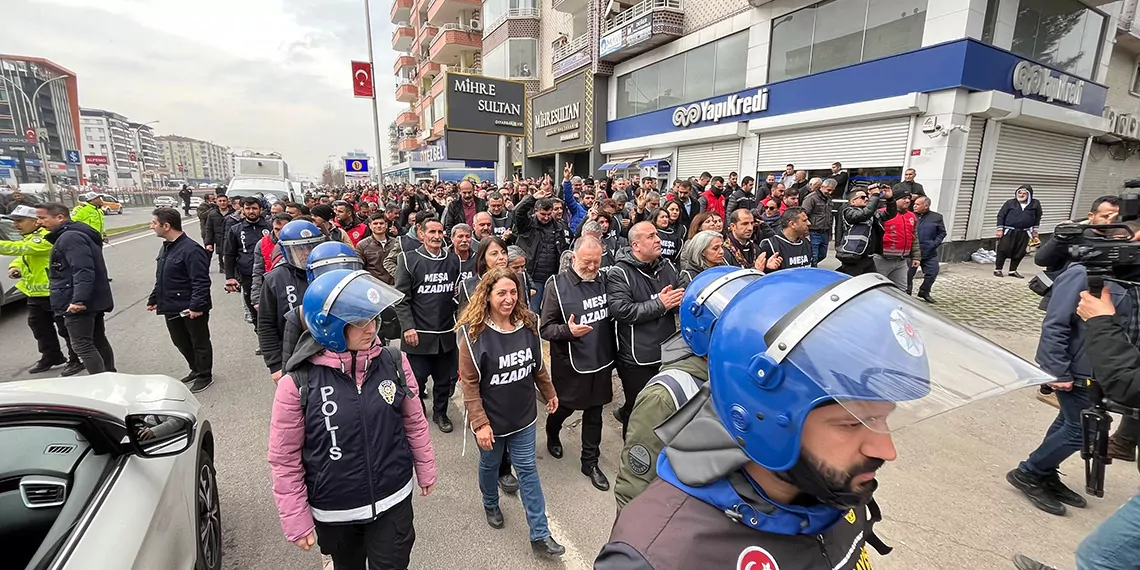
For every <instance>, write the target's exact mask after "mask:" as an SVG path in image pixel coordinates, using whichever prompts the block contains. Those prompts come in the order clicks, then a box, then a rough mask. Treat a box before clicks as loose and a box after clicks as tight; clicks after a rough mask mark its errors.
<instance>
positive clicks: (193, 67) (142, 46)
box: [0, 0, 405, 175]
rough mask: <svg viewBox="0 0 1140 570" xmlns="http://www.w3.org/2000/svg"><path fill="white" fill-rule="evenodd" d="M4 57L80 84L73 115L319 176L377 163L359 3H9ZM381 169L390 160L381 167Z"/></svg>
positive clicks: (389, 104)
mask: <svg viewBox="0 0 1140 570" xmlns="http://www.w3.org/2000/svg"><path fill="white" fill-rule="evenodd" d="M390 7H391V4H390V2H377V1H373V2H372V33H373V44H374V49H375V51H376V67H375V69H376V93H377V96H378V97H377V104H378V105H379V109H380V124H381V136H382V137H384V138H382V140H381V144H382V145H383V149H384V150H383V151H382V152H383V153H384V154H385V155H386V154H387V141H386V137H387V125H388V123H389V122H391V121H392V120H393V119H394V118H395V116H396V114H397V113H398V112H399V110H400V109H401V108H402V107H404V106H405V105H404V104H403V103H399V102H397V101H396V100H395V99H394V92H395V91H394V90H395V83H394V77H393V73H392V63H393V55H394V54H393V52H392V40H391V34H392V25H391V23H390V22H389V21H388V18H389V16H388V14H389V8H390ZM4 19H5V23H6V24H7V25H6V26H5V29H4V36H5V37H4V41H3V42H2V43H3V46H2V47H0V52H11V53H14V54H18V55H28V56H35V57H44V58H47V59H50V60H52V61H54V62H56V63H58V64H60V65H62V66H63V67H66V68H68V69H71V70H72V71H74V72H75V73H76V75H77V76H78V78H79V104H80V105H81V106H83V107H96V108H101V109H106V110H109V111H114V112H116V113H119V114H122V115H125V116H127V117H128V118H129V119H130V120H133V121H139V122H144V121H153V120H158V121H161V122H160V123H159V124H157V125H155V126H154V128H155V130H156V131H157V133H158V134H179V135H184V136H188V137H194V138H199V139H205V140H210V141H213V142H215V143H218V144H222V145H226V146H230V147H234V148H252V149H256V150H276V151H278V152H281V153H282V155H284V157H285V160H286V161H288V162H289V164H290V167H291V170H293V171H294V172H300V173H303V174H308V175H319V174H320V172H321V169H322V168H323V167H324V163H325V160H326V158H327V157H328V155H330V154H335V155H337V156H340V155H342V154H344V153H345V152H347V151H349V150H352V149H362V150H365V151H366V152H368V153H369V154H375V152H376V150H375V143H374V142H373V135H372V112H371V110H370V109H369V108H368V102H369V101H368V100H366V99H354V98H353V96H352V72H351V68H350V65H349V61H351V60H361V61H366V60H367V59H368V47H367V44H366V38H365V30H364V4H363V0H195V1H194V2H178V1H174V0H100V1H99V2H98V3H96V2H92V1H91V0H23V1H16V2H5V8H4ZM383 158H385V159H387V156H384V157H383Z"/></svg>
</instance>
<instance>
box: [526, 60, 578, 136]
mask: <svg viewBox="0 0 1140 570" xmlns="http://www.w3.org/2000/svg"><path fill="white" fill-rule="evenodd" d="M526 120H527V133H526V149H527V156H542V155H547V154H553V153H556V152H565V151H569V150H579V149H583V148H590V147H592V146H593V144H594V76H593V74H592V73H591V72H590V70H589V69H587V70H584V71H583V72H581V73H577V74H575V75H572V76H570V77H567V78H566V79H563V80H562V81H559V82H557V83H555V84H554V88H553V89H550V90H548V91H546V92H544V93H539V94H538V95H535V96H534V97H531V98H529V99H527V102H526Z"/></svg>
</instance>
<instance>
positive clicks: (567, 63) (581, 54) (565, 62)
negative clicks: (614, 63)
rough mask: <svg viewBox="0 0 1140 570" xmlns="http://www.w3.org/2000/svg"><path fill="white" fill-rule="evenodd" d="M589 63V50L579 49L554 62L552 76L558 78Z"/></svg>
mask: <svg viewBox="0 0 1140 570" xmlns="http://www.w3.org/2000/svg"><path fill="white" fill-rule="evenodd" d="M588 63H590V51H589V50H585V49H584V50H581V51H577V52H574V53H572V54H570V55H568V56H566V57H564V58H562V59H560V60H558V61H556V62H554V78H555V79H558V78H559V77H562V76H563V75H566V74H567V73H570V72H572V71H574V70H575V69H578V68H580V67H582V66H583V65H586V64H588Z"/></svg>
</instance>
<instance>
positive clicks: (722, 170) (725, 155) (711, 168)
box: [673, 140, 744, 180]
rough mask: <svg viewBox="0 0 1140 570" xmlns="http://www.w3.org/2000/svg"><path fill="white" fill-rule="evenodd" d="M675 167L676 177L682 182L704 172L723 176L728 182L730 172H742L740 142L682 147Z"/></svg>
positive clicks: (678, 152) (679, 149)
mask: <svg viewBox="0 0 1140 570" xmlns="http://www.w3.org/2000/svg"><path fill="white" fill-rule="evenodd" d="M673 166H674V168H675V170H674V176H676V177H677V178H679V179H681V180H685V179H687V178H689V177H690V176H694V177H695V176H700V175H701V173H702V172H708V173H709V174H712V175H713V176H723V177H724V178H725V179H726V180H727V179H728V173H729V172H740V141H739V140H735V141H725V142H717V143H711V144H701V145H694V146H683V147H680V148H678V149H677V161H676V164H674V165H673ZM743 177H744V176H743V175H741V178H743Z"/></svg>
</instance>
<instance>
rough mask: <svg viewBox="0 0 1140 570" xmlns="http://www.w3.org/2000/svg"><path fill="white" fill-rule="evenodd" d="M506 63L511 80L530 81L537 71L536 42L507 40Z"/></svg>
mask: <svg viewBox="0 0 1140 570" xmlns="http://www.w3.org/2000/svg"><path fill="white" fill-rule="evenodd" d="M507 44H508V48H507V50H508V51H507V62H508V64H509V69H508V71H509V72H510V78H511V79H532V78H534V73H535V70H537V69H538V40H535V39H528V38H519V39H510V40H507Z"/></svg>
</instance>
